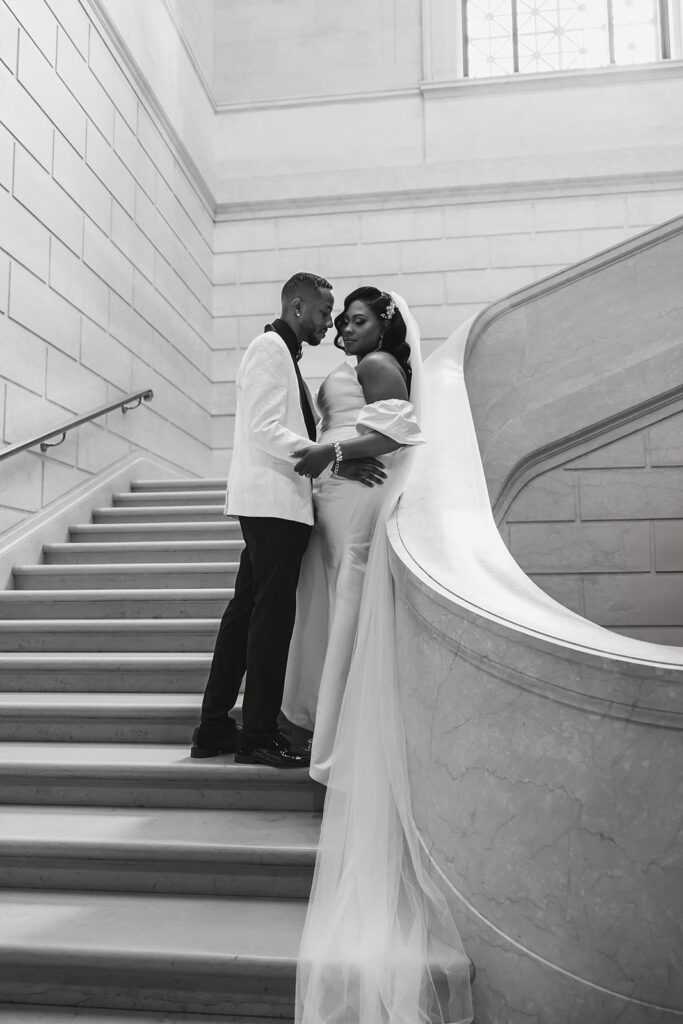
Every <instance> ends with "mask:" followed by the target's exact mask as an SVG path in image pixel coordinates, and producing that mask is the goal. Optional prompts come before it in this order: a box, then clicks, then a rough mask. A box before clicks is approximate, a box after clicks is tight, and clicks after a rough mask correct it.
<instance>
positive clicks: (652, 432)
mask: <svg viewBox="0 0 683 1024" xmlns="http://www.w3.org/2000/svg"><path fill="white" fill-rule="evenodd" d="M681 424H683V413H680V412H674V413H671V414H669V415H666V410H663V414H662V419H660V420H659V421H657V422H655V423H654V424H653V425H644V426H643V427H641V429H640V430H636V431H633V432H632V433H630V434H628V435H626V436H625V437H623V438H621V439H619V440H617V441H613V442H611V443H609V444H606V445H603V446H601V447H596V448H595V449H594V450H593V451H591V452H589V453H587V454H585V455H583V456H580V457H579V458H576V459H573V460H568V461H567V462H566V463H564V465H560V466H557V467H556V468H555V469H552V470H550V471H548V472H546V473H544V474H543V475H542V476H539V477H537V478H535V479H533V480H531V481H530V483H528V484H527V485H526V486H524V487H523V488H522V490H521V491H520V492H519V493H518V494H517V496H516V497H515V499H514V501H513V502H512V505H511V506H510V508H509V509H508V511H507V513H506V515H505V520H504V522H503V524H502V525H501V533H502V535H503V538H504V540H505V542H506V544H507V545H508V547H509V549H510V551H511V552H512V554H513V555H514V557H515V558H516V559H517V561H518V562H519V564H520V566H521V567H522V569H524V571H525V572H527V573H529V574H530V575H531V577H532V578H533V579H534V581H535V582H536V583H537V584H538V585H539V586H540V587H541V588H542V589H543V590H545V591H546V592H547V593H549V594H550V595H551V596H553V597H555V598H556V599H557V600H559V601H560V602H561V603H562V604H566V605H567V607H570V608H572V609H573V610H574V611H577V612H579V613H580V614H583V615H585V616H586V617H587V618H590V619H593V620H594V621H595V622H598V623H600V624H601V625H604V626H607V627H609V628H615V629H617V630H618V632H621V633H624V634H625V635H628V636H634V637H636V638H640V639H644V640H650V641H651V642H653V643H672V644H679V642H680V638H681V636H682V635H683V601H682V600H681V596H682V590H681V588H682V587H683V444H682V443H681V441H682V440H683V438H682V437H681V432H682V431H681ZM653 451H656V452H658V453H659V454H660V455H663V456H664V457H665V458H667V459H668V462H665V463H664V464H663V465H661V466H658V465H657V464H655V462H654V460H653V458H652V453H653ZM676 460H678V461H676ZM568 482H571V487H572V489H574V490H575V491H576V493H577V494H578V495H579V499H580V500H579V502H578V503H577V506H576V515H575V521H574V522H567V523H558V522H553V521H552V520H553V518H557V516H558V515H559V514H560V513H561V512H564V511H567V508H566V503H565V502H563V500H562V493H563V491H566V490H567V489H568ZM539 490H541V491H542V493H543V495H544V498H545V501H543V502H538V501H536V500H535V499H536V496H537V495H538V494H539ZM555 493H557V495H558V502H557V505H556V506H554V505H553V498H554V494H555ZM529 519H535V521H533V522H530V521H528V520H529ZM521 520H527V521H526V522H522V521H521ZM562 581H564V582H562Z"/></svg>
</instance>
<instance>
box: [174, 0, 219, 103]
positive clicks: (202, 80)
mask: <svg viewBox="0 0 683 1024" xmlns="http://www.w3.org/2000/svg"><path fill="white" fill-rule="evenodd" d="M161 2H162V4H163V5H164V7H165V8H166V13H167V14H168V16H169V18H170V19H171V21H172V23H173V27H174V28H175V30H176V33H177V35H178V39H179V40H180V43H181V46H182V47H183V49H184V50H185V53H186V54H187V58H188V60H189V62H190V64H191V65H192V67H193V68H194V71H195V74H196V76H197V78H198V79H199V84H200V85H201V87H202V89H203V90H204V95H205V96H206V98H207V100H208V101H209V103H210V104H211V106H212V107H213V111H214V113H215V112H216V109H217V107H216V97H215V96H214V93H213V89H212V87H211V84H210V82H209V81H208V79H207V77H206V75H205V74H204V72H203V70H202V66H201V64H200V63H199V61H198V60H197V57H196V54H195V52H194V50H193V49H192V45H191V43H190V41H189V39H188V38H187V36H186V34H185V29H184V28H183V26H182V23H181V21H180V18H179V17H178V12H177V11H176V9H175V7H174V5H173V2H172V0H161Z"/></svg>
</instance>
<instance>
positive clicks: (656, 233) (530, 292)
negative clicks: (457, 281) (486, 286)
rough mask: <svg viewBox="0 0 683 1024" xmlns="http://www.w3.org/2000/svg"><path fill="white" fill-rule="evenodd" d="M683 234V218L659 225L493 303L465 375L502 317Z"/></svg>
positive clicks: (478, 324) (477, 324) (477, 326)
mask: <svg viewBox="0 0 683 1024" xmlns="http://www.w3.org/2000/svg"><path fill="white" fill-rule="evenodd" d="M638 177H640V176H638ZM653 177H654V175H645V176H644V182H645V183H649V182H651V181H652V178H653ZM679 180H680V179H679ZM629 191H630V189H629ZM680 234H683V216H681V217H674V218H673V219H672V220H668V221H665V222H664V223H663V224H658V225H657V226H656V227H654V228H650V229H649V230H648V231H643V232H641V233H640V234H638V235H635V236H634V237H633V238H628V239H626V240H625V241H624V242H621V243H619V244H617V245H613V246H610V248H609V249H607V250H605V251H604V252H601V253H598V254H597V255H595V256H589V257H588V258H587V259H585V260H580V261H579V262H578V263H574V264H572V265H571V266H570V267H567V268H566V269H565V270H558V271H557V273H555V274H550V275H549V276H548V277H543V278H541V279H540V280H539V281H535V282H534V283H532V284H530V285H527V286H526V287H525V288H520V289H519V291H516V292H512V293H511V294H510V295H506V296H505V297H504V298H502V299H499V300H498V301H497V302H492V303H491V305H490V306H487V307H486V308H485V309H482V311H481V312H480V313H478V314H477V316H476V317H475V318H474V321H473V323H472V327H471V329H470V334H469V337H468V340H467V350H466V352H465V359H464V368H465V372H467V364H468V362H469V360H470V358H471V356H472V353H473V352H474V350H475V348H476V346H477V343H478V342H479V339H480V338H481V336H482V335H483V334H484V332H485V331H487V330H488V329H489V328H490V327H491V326H492V325H493V324H494V323H495V322H496V321H497V320H500V318H501V317H503V316H505V315H506V314H508V313H511V312H512V311H513V310H515V309H519V308H520V307H522V306H526V305H528V304H529V303H530V302H534V301H535V300H536V299H538V298H539V297H540V296H541V295H548V294H550V293H552V292H554V291H558V290H559V289H560V288H565V287H567V285H570V284H573V283H574V282H575V281H580V280H582V279H583V278H586V277H591V276H592V275H593V274H594V273H596V271H598V270H602V269H603V268H604V267H609V266H613V265H614V264H616V263H620V262H621V261H622V260H625V259H628V258H629V257H631V256H636V255H638V253H640V252H644V251H645V250H646V249H651V248H652V246H654V245H658V244H659V243H660V242H664V241H666V240H667V239H669V238H674V237H675V236H676V235H680Z"/></svg>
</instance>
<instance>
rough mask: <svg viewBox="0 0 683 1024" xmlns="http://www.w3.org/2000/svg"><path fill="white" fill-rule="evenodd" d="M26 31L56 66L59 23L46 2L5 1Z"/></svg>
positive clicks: (27, 0) (33, 0)
mask: <svg viewBox="0 0 683 1024" xmlns="http://www.w3.org/2000/svg"><path fill="white" fill-rule="evenodd" d="M5 3H6V4H7V6H8V7H9V8H10V10H12V11H13V12H14V15H15V17H16V18H17V19H18V20H19V22H20V23H21V25H22V28H23V29H24V31H25V32H26V33H27V34H28V35H29V36H30V37H31V39H32V40H33V42H34V43H35V44H36V46H37V47H39V48H40V50H41V51H42V53H43V54H44V56H45V57H46V58H47V60H48V61H49V62H50V64H52V65H53V66H54V63H55V56H56V47H57V21H56V19H55V16H54V14H53V13H52V11H51V10H50V7H49V6H48V4H47V3H45V0H5Z"/></svg>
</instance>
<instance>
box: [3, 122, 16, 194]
mask: <svg viewBox="0 0 683 1024" xmlns="http://www.w3.org/2000/svg"><path fill="white" fill-rule="evenodd" d="M13 162H14V139H13V138H12V136H11V135H10V133H9V132H8V131H7V129H6V128H3V127H2V125H0V188H4V189H5V191H7V192H9V191H10V190H11V188H12V170H13Z"/></svg>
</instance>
